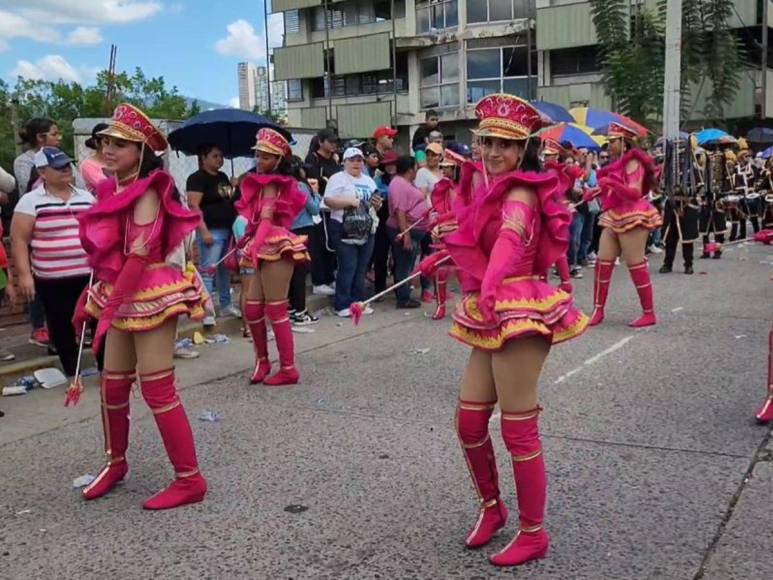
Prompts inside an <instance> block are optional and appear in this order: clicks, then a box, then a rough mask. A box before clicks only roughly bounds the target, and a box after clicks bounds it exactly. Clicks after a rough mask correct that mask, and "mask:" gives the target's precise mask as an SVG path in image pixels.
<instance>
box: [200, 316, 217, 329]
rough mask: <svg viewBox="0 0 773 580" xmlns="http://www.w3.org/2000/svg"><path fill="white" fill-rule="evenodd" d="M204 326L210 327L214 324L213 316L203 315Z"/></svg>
mask: <svg viewBox="0 0 773 580" xmlns="http://www.w3.org/2000/svg"><path fill="white" fill-rule="evenodd" d="M203 324H204V327H205V328H212V327H213V326H215V317H214V316H205V317H204V321H203Z"/></svg>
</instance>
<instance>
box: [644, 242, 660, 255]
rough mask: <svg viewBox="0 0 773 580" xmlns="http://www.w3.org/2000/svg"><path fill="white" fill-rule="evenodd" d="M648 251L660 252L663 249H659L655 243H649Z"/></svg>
mask: <svg viewBox="0 0 773 580" xmlns="http://www.w3.org/2000/svg"><path fill="white" fill-rule="evenodd" d="M647 249H648V250H649V251H650V252H652V253H653V254H662V253H663V250H661V249H660V248H659V247H658V246H656V245H655V244H653V245H651V246H650V247H649V248H647Z"/></svg>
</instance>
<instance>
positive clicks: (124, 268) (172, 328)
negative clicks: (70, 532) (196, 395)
mask: <svg viewBox="0 0 773 580" xmlns="http://www.w3.org/2000/svg"><path fill="white" fill-rule="evenodd" d="M99 135H100V136H101V138H102V139H103V143H104V144H103V153H104V158H105V165H106V168H107V170H108V171H109V172H110V174H111V175H112V178H111V179H107V180H105V181H102V182H101V183H100V184H99V185H98V187H97V203H96V205H94V207H93V208H91V209H90V210H89V211H88V212H86V213H85V214H83V215H81V216H80V238H81V242H82V243H83V247H84V248H85V250H86V252H87V254H88V256H89V263H90V265H91V267H92V268H93V272H94V279H95V280H96V282H95V283H94V284H93V286H92V287H91V288H90V289H89V290H88V291H87V292H86V293H85V295H84V298H85V305H84V307H83V311H80V312H76V316H75V319H74V322H75V324H76V327H80V324H81V323H82V322H83V320H84V318H85V317H86V316H91V317H93V318H96V319H98V320H99V322H98V324H97V330H96V332H95V335H94V350H95V352H96V351H99V349H100V347H101V344H102V339H103V337H104V355H105V363H104V372H103V373H102V385H101V389H102V425H103V428H104V433H105V453H106V455H107V466H106V467H105V468H104V469H103V470H102V472H101V473H100V474H99V475H98V476H97V478H96V479H95V480H94V481H93V482H92V483H91V484H90V485H88V486H86V487H85V488H84V490H83V496H84V497H85V498H86V499H87V500H93V499H96V498H98V497H101V496H103V495H105V494H106V493H108V492H109V491H110V490H111V489H113V488H114V487H115V485H116V484H118V483H119V482H120V481H121V480H123V479H124V478H125V477H126V474H127V473H128V469H129V468H128V464H127V458H126V451H127V448H128V441H129V400H130V394H131V387H132V383H133V382H134V380H135V378H137V379H138V382H139V386H140V391H141V392H142V397H143V398H144V399H145V402H146V403H147V405H148V406H149V407H150V410H151V412H152V413H153V418H154V419H155V421H156V426H157V427H158V430H159V433H160V434H161V439H162V440H163V442H164V447H165V448H166V452H167V455H168V456H169V460H170V462H171V463H172V466H173V467H174V476H175V479H174V481H173V482H172V483H171V484H170V485H169V486H168V487H167V488H166V489H164V490H162V491H160V492H159V493H157V494H156V495H154V496H153V497H151V498H150V499H148V500H147V501H145V503H144V504H143V507H144V508H145V509H149V510H162V509H169V508H175V507H178V506H181V505H185V504H188V503H195V502H200V501H202V500H203V499H204V495H205V494H206V491H207V482H206V480H205V479H204V477H203V476H202V475H201V473H200V472H199V466H198V461H197V459H196V449H195V446H194V442H193V433H192V431H191V427H190V424H189V422H188V418H187V416H186V414H185V410H184V409H183V406H182V402H181V401H180V397H179V395H178V394H177V390H176V388H175V375H174V367H173V366H172V356H173V352H174V342H175V333H176V329H177V317H178V316H180V315H187V316H189V317H190V318H192V319H193V320H201V318H203V316H204V308H203V302H204V300H205V299H206V292H205V291H204V290H203V289H202V286H201V284H200V282H199V279H198V278H197V277H196V274H195V272H194V271H192V270H191V269H188V270H186V271H185V272H182V271H181V269H180V268H179V267H178V266H176V265H173V264H172V263H171V260H173V256H174V255H175V254H176V253H178V252H179V248H180V247H181V246H182V244H183V242H184V240H185V238H186V237H187V236H188V234H190V233H191V232H193V231H194V230H195V229H196V226H197V225H198V223H199V220H200V219H201V217H200V215H199V214H198V213H196V212H193V211H190V210H188V209H186V208H185V207H183V206H182V204H181V203H180V198H179V194H178V192H177V189H176V188H175V185H174V179H173V178H172V176H171V175H170V174H169V173H167V172H166V171H164V170H163V162H162V159H161V157H160V155H161V154H163V152H164V151H166V149H167V141H166V138H165V137H164V135H163V134H162V133H161V131H160V130H159V129H158V128H156V127H155V126H154V125H153V123H151V122H150V120H149V119H148V118H147V117H146V116H145V114H144V113H142V111H140V110H139V109H137V108H135V107H133V106H132V105H125V104H124V105H119V106H118V107H116V109H115V112H114V113H113V118H112V121H111V122H110V125H109V126H108V127H107V128H106V129H104V130H103V131H101V132H100V133H99ZM84 311H85V312H84Z"/></svg>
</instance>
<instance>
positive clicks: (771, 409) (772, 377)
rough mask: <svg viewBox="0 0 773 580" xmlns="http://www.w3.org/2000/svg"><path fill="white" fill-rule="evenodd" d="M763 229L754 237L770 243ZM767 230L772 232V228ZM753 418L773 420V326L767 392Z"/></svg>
mask: <svg viewBox="0 0 773 580" xmlns="http://www.w3.org/2000/svg"><path fill="white" fill-rule="evenodd" d="M764 231H765V230H763V231H762V232H758V233H757V235H755V239H756V240H757V241H758V242H762V243H764V244H770V243H771V236H769V235H765V234H764V233H763V232H764ZM767 231H768V232H773V230H767ZM760 234H763V235H760ZM771 280H773V277H771ZM755 418H756V419H757V422H758V423H760V424H765V423H769V422H770V421H773V326H771V328H770V332H769V333H768V394H767V397H766V398H765V401H764V402H763V403H762V407H760V408H759V410H758V411H757V414H756V415H755Z"/></svg>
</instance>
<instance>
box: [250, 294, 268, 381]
mask: <svg viewBox="0 0 773 580" xmlns="http://www.w3.org/2000/svg"><path fill="white" fill-rule="evenodd" d="M244 320H245V322H246V323H247V326H248V328H249V329H250V334H251V335H252V345H253V348H254V349H255V368H254V369H253V371H252V376H251V377H250V382H251V383H252V384H253V385H254V384H257V383H262V382H263V379H265V378H266V377H267V376H268V374H269V373H270V372H271V362H269V360H268V335H267V330H266V305H265V303H264V302H263V301H261V300H249V299H248V300H247V301H246V303H245V308H244Z"/></svg>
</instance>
